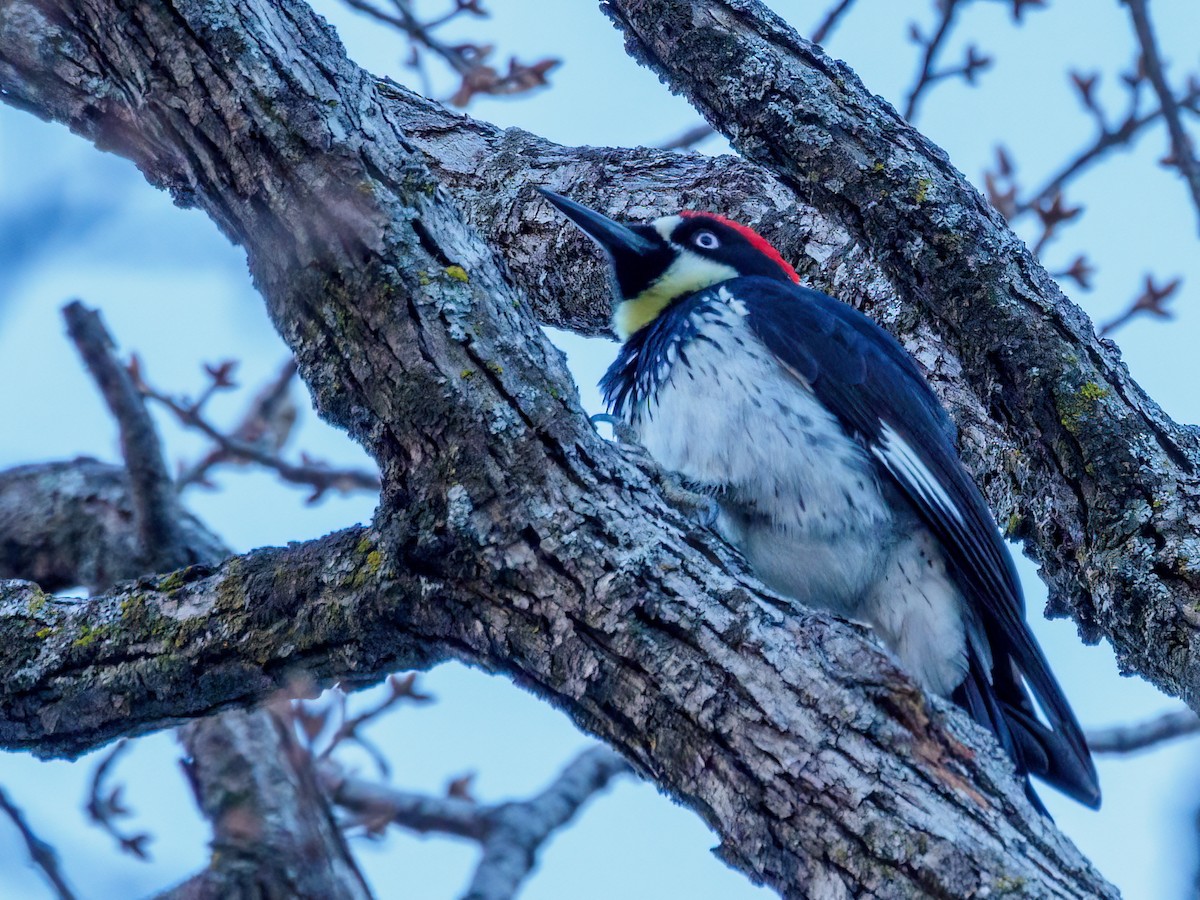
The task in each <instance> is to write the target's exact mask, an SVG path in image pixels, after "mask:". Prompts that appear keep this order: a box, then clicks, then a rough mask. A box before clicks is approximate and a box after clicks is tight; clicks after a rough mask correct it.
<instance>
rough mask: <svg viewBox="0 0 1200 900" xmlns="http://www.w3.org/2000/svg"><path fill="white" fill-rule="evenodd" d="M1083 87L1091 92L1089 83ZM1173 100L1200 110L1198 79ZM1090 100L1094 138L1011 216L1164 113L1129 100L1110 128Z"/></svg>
mask: <svg viewBox="0 0 1200 900" xmlns="http://www.w3.org/2000/svg"><path fill="white" fill-rule="evenodd" d="M1073 77H1075V79H1076V83H1077V84H1079V83H1080V80H1081V79H1080V77H1079V76H1073ZM1083 84H1084V85H1091V84H1094V79H1092V80H1086V79H1085V80H1083ZM1084 90H1085V88H1084V87H1081V88H1080V91H1081V93H1082V92H1083V91H1084ZM1086 90H1088V91H1089V92H1090V87H1088V88H1087V89H1086ZM1132 90H1135V88H1133V87H1131V91H1132ZM1175 102H1176V105H1177V106H1178V107H1179V108H1181V109H1191V110H1192V111H1196V112H1200V105H1198V104H1200V83H1195V82H1193V83H1189V85H1188V87H1187V89H1186V90H1185V91H1184V93H1183V94H1182V95H1181V96H1180V97H1179V98H1177V100H1176V101H1175ZM1092 104H1093V105H1092V106H1089V107H1088V108H1089V109H1092V110H1093V117H1094V118H1095V119H1096V121H1097V124H1098V126H1099V129H1098V131H1097V134H1096V138H1095V140H1093V141H1092V143H1091V144H1089V145H1088V146H1087V147H1085V148H1083V149H1082V150H1081V151H1080V152H1079V153H1077V154H1076V155H1075V156H1074V157H1072V158H1071V159H1070V160H1069V161H1068V162H1067V163H1066V164H1064V165H1063V166H1062V167H1061V168H1060V169H1059V170H1058V171H1057V172H1055V173H1054V174H1053V175H1051V176H1050V178H1048V179H1047V180H1046V182H1045V183H1044V184H1043V185H1042V186H1041V187H1040V188H1038V190H1037V191H1035V192H1034V193H1032V194H1030V195H1029V196H1028V197H1027V198H1025V200H1023V201H1021V202H1020V203H1017V204H1016V205H1015V209H1014V214H1013V216H1011V217H1010V218H1016V217H1017V216H1020V215H1023V214H1025V213H1028V212H1030V211H1032V210H1033V209H1034V208H1035V207H1036V206H1037V205H1038V204H1039V203H1042V202H1044V201H1046V200H1049V199H1051V198H1052V197H1053V196H1054V195H1055V194H1057V193H1059V192H1061V191H1062V190H1063V188H1064V187H1066V185H1067V183H1068V182H1070V181H1072V180H1074V179H1075V178H1077V177H1078V176H1080V175H1082V174H1083V173H1084V172H1085V171H1087V170H1088V169H1090V168H1091V167H1092V166H1093V165H1094V164H1095V163H1097V162H1099V161H1100V160H1101V159H1102V158H1103V157H1104V155H1105V154H1106V153H1107V152H1108V151H1109V150H1113V149H1115V148H1117V147H1120V146H1128V145H1130V144H1132V143H1133V139H1134V138H1135V137H1137V136H1138V135H1139V134H1141V133H1142V131H1143V130H1144V129H1145V128H1146V127H1147V126H1149V125H1152V124H1154V123H1155V122H1157V121H1158V120H1159V119H1160V118H1162V116H1163V109H1162V107H1161V106H1160V107H1158V108H1157V109H1155V110H1153V111H1152V112H1148V113H1144V114H1138V112H1137V109H1136V107H1134V106H1133V105H1132V103H1131V108H1130V111H1129V114H1128V115H1127V116H1126V117H1125V118H1124V119H1123V120H1122V122H1121V124H1119V125H1118V126H1116V127H1115V128H1112V127H1109V126H1108V125H1107V123H1106V121H1105V118H1104V116H1103V114H1102V113H1101V112H1100V111H1099V107H1098V106H1095V105H1094V101H1092ZM1087 105H1088V95H1087V94H1085V106H1087Z"/></svg>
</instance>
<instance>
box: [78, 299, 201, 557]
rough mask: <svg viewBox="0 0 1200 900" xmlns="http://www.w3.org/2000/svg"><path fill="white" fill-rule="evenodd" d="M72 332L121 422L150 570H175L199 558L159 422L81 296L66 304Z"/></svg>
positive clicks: (123, 449) (136, 515) (123, 452)
mask: <svg viewBox="0 0 1200 900" xmlns="http://www.w3.org/2000/svg"><path fill="white" fill-rule="evenodd" d="M63 318H65V319H66V322H67V332H68V334H70V336H71V340H72V341H74V342H75V347H76V349H78V350H79V354H80V356H82V357H83V361H84V364H85V365H86V366H87V369H88V371H89V372H90V373H91V375H92V378H93V379H94V380H95V382H96V384H97V386H98V387H99V388H100V393H101V394H102V395H103V397H104V402H105V403H106V404H108V409H109V412H111V413H112V414H113V418H115V419H116V420H117V426H118V429H119V431H120V435H121V455H122V456H123V457H124V460H125V471H126V472H127V473H128V475H129V488H130V496H131V499H132V501H133V512H134V524H135V527H136V530H137V536H138V541H139V543H140V544H141V548H142V556H143V558H144V568H143V569H141V571H142V572H146V571H154V570H158V571H169V570H170V569H177V568H179V567H180V566H186V565H188V564H189V563H192V562H196V561H197V560H196V559H194V558H190V556H189V553H188V545H187V544H188V542H187V536H186V534H185V533H184V529H183V525H182V523H181V521H180V519H181V517H180V515H179V510H178V503H177V502H176V499H175V483H174V482H173V481H172V480H171V476H170V474H169V473H168V472H167V466H166V463H165V462H164V461H163V452H162V445H161V444H160V443H159V440H158V432H157V431H156V430H155V428H154V421H153V420H152V419H151V418H150V414H149V413H148V412H147V411H146V407H145V406H144V405H143V403H142V398H141V396H140V395H139V394H138V390H137V387H136V386H135V385H134V383H133V379H132V378H130V377H129V373H128V372H127V371H126V370H125V367H124V366H122V365H121V364H120V363H119V362H118V361H117V359H116V355H115V350H116V345H115V344H114V342H113V340H112V337H111V336H110V335H109V334H108V332H107V331H106V330H105V328H104V323H103V322H101V320H100V314H99V313H98V312H96V311H94V310H89V309H87V308H85V307H84V305H83V304H82V303H80V302H79V301H78V300H75V301H72V302H71V303H68V304H67V305H66V307H64V308H63Z"/></svg>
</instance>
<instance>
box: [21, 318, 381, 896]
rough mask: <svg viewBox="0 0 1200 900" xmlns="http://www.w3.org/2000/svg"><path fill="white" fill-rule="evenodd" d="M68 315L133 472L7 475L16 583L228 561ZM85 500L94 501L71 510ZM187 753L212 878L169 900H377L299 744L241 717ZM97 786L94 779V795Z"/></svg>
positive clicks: (203, 877)
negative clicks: (206, 830) (205, 826)
mask: <svg viewBox="0 0 1200 900" xmlns="http://www.w3.org/2000/svg"><path fill="white" fill-rule="evenodd" d="M63 315H64V318H65V319H66V322H67V331H68V333H69V334H70V336H71V339H72V340H73V341H74V343H75V346H76V349H77V350H78V351H79V354H80V356H81V357H82V359H83V362H84V364H85V366H86V367H87V369H88V371H89V372H90V373H91V375H92V377H93V379H94V380H95V382H96V385H97V387H98V388H99V389H100V394H101V396H102V397H103V398H104V401H105V403H106V404H107V405H108V408H109V411H110V412H111V413H112V415H113V418H114V419H116V422H117V427H118V432H119V435H120V443H121V451H122V456H123V458H124V463H125V465H124V468H123V469H121V470H118V471H116V472H114V471H112V469H113V468H114V467H106V466H103V465H101V464H99V463H96V462H95V461H94V460H89V459H80V460H75V461H73V462H70V463H60V464H58V465H48V466H40V467H28V468H27V469H24V470H18V472H20V473H21V474H20V475H19V476H18V477H13V476H12V473H11V472H6V473H0V534H3V535H6V536H7V537H6V540H7V542H8V543H10V544H11V548H12V549H13V552H11V553H7V554H6V556H5V563H4V564H5V566H6V567H10V568H12V569H13V574H16V575H18V576H20V577H24V578H29V577H33V576H35V575H37V574H38V573H40V572H45V573H51V574H52V575H53V579H59V580H61V581H62V583H63V584H66V585H78V584H80V583H83V582H87V583H88V587H89V588H90V589H92V590H93V591H99V590H104V589H107V588H109V587H111V586H112V584H113V583H114V582H116V581H117V580H120V579H125V578H131V577H134V576H136V575H139V574H142V573H144V572H147V571H151V572H153V571H167V570H170V569H172V568H175V567H176V566H178V565H180V564H181V563H188V562H201V563H216V562H218V561H219V560H221V559H223V558H225V557H226V556H228V555H229V551H228V549H227V548H226V547H224V546H223V545H222V544H221V543H220V541H219V540H218V539H216V538H215V537H213V536H212V535H211V534H209V533H208V531H207V530H205V529H204V528H203V526H202V525H201V524H200V523H199V522H198V521H197V520H196V519H195V517H193V516H192V515H191V514H190V513H188V512H187V511H186V510H185V509H184V507H183V505H182V504H181V503H180V502H179V500H178V498H177V496H176V490H175V485H174V483H173V481H172V479H171V476H170V475H169V474H168V472H167V467H166V462H165V460H164V458H163V453H162V446H161V442H160V441H159V437H158V432H157V429H156V428H155V426H154V421H153V419H152V418H151V417H150V414H149V412H148V411H147V409H146V407H145V404H144V402H143V400H142V397H141V396H140V395H139V393H138V390H137V385H136V384H135V383H134V380H133V377H132V376H131V374H130V373H129V371H128V370H127V369H126V367H125V366H124V365H123V364H122V362H121V361H120V360H119V359H118V358H117V355H116V346H115V342H114V341H113V339H112V337H111V336H110V335H109V333H108V331H107V330H106V329H105V327H104V324H103V322H102V320H101V318H100V315H99V313H97V312H96V311H94V310H89V309H87V308H85V307H84V306H83V305H82V304H81V303H79V302H78V301H75V302H72V303H70V304H68V305H67V307H66V308H65V309H64V310H63ZM31 476H32V477H31ZM81 496H82V497H85V498H87V499H86V502H83V503H78V502H74V503H72V502H70V501H71V500H77V499H78V498H79V497H81ZM64 498H67V502H65V503H64ZM64 510H65V511H66V512H67V514H68V515H69V516H70V517H71V518H70V519H66V518H65V517H64ZM114 511H116V512H117V514H114ZM53 579H51V580H53ZM43 636H48V635H43ZM103 639H104V634H103V632H101V631H90V632H87V633H85V634H82V635H81V636H80V638H79V642H80V645H81V647H83V646H89V645H90V644H92V643H94V642H95V641H98V640H103ZM184 742H185V744H186V746H187V747H188V751H189V755H190V757H191V769H190V771H191V773H192V786H193V788H194V791H195V794H196V800H197V803H198V804H199V805H200V808H201V811H202V812H203V813H204V814H205V815H206V816H208V818H209V819H210V820H211V821H212V823H213V832H214V839H213V848H214V851H215V852H214V853H213V856H212V861H211V863H210V865H209V867H208V868H207V869H206V870H205V871H204V872H202V873H201V874H200V875H198V876H196V877H195V878H192V879H191V880H189V881H188V882H186V883H185V884H183V885H181V886H180V887H179V888H177V889H175V890H174V891H172V892H170V896H173V897H180V898H182V897H187V898H194V900H204V898H246V900H251V898H305V900H309V898H311V900H325V898H329V897H337V898H359V897H362V898H365V897H368V896H369V892H368V891H367V889H366V887H365V884H364V882H363V880H362V877H361V875H359V873H358V871H357V869H356V867H355V864H354V861H353V859H352V857H351V856H350V854H349V851H348V849H347V847H346V845H345V842H344V841H343V840H342V836H341V833H340V831H339V830H338V829H337V827H336V826H335V825H334V824H333V821H332V818H331V816H330V814H329V807H328V805H327V803H326V800H325V798H324V796H323V795H322V793H321V792H320V790H318V789H317V786H316V784H315V780H314V775H313V773H312V770H311V766H310V765H309V763H308V761H307V757H306V756H304V754H302V753H296V752H294V751H295V750H296V746H295V742H294V740H289V735H288V734H287V733H286V731H284V730H283V729H281V728H278V727H276V723H275V722H274V720H273V719H272V717H271V715H270V713H268V712H266V711H260V712H255V713H249V714H247V713H243V712H240V711H235V712H230V713H226V714H224V715H221V716H214V717H210V718H207V719H203V720H200V721H198V722H193V723H191V724H190V725H189V726H188V728H187V729H186V730H185V734H184ZM112 758H113V757H112V756H110V757H108V759H109V760H110V761H111V759H112ZM104 767H105V764H102V765H101V767H100V770H103V768H104ZM100 777H101V775H100V774H99V771H98V773H97V775H96V779H97V782H96V785H95V786H94V788H93V791H94V792H96V791H99V790H100V787H99V779H100ZM92 814H93V815H94V816H95V815H98V813H96V812H95V810H92ZM110 827H111V826H110ZM114 836H115V837H118V838H119V837H120V835H118V834H116V833H115V832H114ZM123 843H125V841H123ZM135 846H136V845H135ZM47 872H48V873H52V872H53V869H52V868H47Z"/></svg>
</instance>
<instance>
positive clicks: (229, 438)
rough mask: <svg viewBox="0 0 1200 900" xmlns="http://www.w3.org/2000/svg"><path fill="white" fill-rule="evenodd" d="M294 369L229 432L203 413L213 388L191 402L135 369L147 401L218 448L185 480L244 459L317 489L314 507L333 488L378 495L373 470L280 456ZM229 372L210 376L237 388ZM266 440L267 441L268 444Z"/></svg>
mask: <svg viewBox="0 0 1200 900" xmlns="http://www.w3.org/2000/svg"><path fill="white" fill-rule="evenodd" d="M292 365H293V364H292V363H288V364H287V365H285V366H284V369H283V371H282V372H281V373H280V376H279V378H278V379H277V380H276V381H275V382H273V383H272V384H271V385H269V386H268V387H267V388H266V389H264V390H263V391H262V392H260V393H259V395H258V397H257V398H255V400H254V402H253V403H252V404H251V405H250V408H249V410H248V411H247V414H246V416H244V417H243V419H242V422H241V424H239V425H238V427H237V428H235V429H234V430H233V431H232V432H230V433H228V434H227V433H225V432H223V431H222V430H221V429H219V428H217V426H216V425H214V424H212V422H210V421H209V420H208V419H207V418H205V416H204V414H203V412H204V411H203V402H204V400H205V399H206V398H207V397H208V396H211V393H212V387H211V386H210V388H209V389H208V390H206V391H205V393H203V394H202V395H201V399H200V400H199V401H197V402H195V403H188V402H186V401H184V400H181V399H178V398H176V397H172V396H170V395H169V394H166V393H163V392H162V391H159V390H156V389H155V388H153V387H151V386H150V385H149V384H147V383H146V380H145V377H144V375H143V373H142V371H141V366H140V364H139V363H138V362H137V361H136V360H134V362H133V363H132V364H131V367H130V368H131V371H132V372H133V374H134V378H135V380H136V382H137V386H138V388H139V390H140V391H141V392H142V395H143V396H144V397H147V398H149V399H151V400H154V401H155V402H157V403H161V404H162V405H163V406H165V407H166V408H167V409H169V410H170V411H171V412H172V413H173V414H174V415H175V417H176V418H177V419H178V420H179V421H180V422H181V423H182V424H183V425H185V426H187V427H188V428H194V429H196V430H197V431H200V432H201V433H203V434H205V435H206V436H208V437H209V438H210V439H211V440H212V442H213V443H214V444H215V445H216V447H215V448H214V449H213V450H212V451H210V453H209V454H207V455H206V456H205V457H204V458H203V459H202V460H201V461H200V462H198V463H197V464H196V465H195V466H193V467H192V468H191V469H189V470H188V471H186V472H185V473H184V474H183V475H182V476H181V478H180V480H181V481H183V482H185V483H187V484H197V483H204V481H203V478H204V475H205V474H206V473H207V472H208V470H209V469H211V468H212V466H213V465H216V464H217V463H218V462H230V461H243V462H253V463H257V464H258V465H261V466H265V467H266V468H268V469H271V470H273V471H274V472H276V473H277V474H278V475H279V477H280V478H282V479H283V480H284V481H287V482H289V483H291V484H301V485H305V486H307V487H310V488H312V494H311V495H309V497H308V502H309V503H315V502H316V501H318V500H320V499H321V498H322V497H323V496H324V495H325V493H326V492H328V491H330V490H336V491H339V492H341V493H343V494H346V493H350V492H351V491H359V490H361V491H378V490H379V488H380V481H379V476H378V475H377V474H375V473H374V472H369V471H365V470H361V469H335V468H331V467H330V466H327V465H324V464H323V463H318V462H316V461H315V460H312V459H309V458H308V457H306V456H303V455H302V456H301V462H300V464H296V463H290V462H287V461H286V460H284V459H283V458H282V457H280V456H279V455H278V453H277V452H276V451H277V450H278V447H279V446H280V445H281V440H280V439H279V438H278V437H277V436H276V437H272V435H273V434H274V435H278V434H279V433H281V426H279V425H278V421H277V420H278V418H279V416H278V413H279V412H280V410H281V409H282V408H283V395H284V392H285V391H286V388H287V385H288V382H289V380H290V378H291V377H292V373H293V369H292ZM229 372H230V364H228V363H226V364H222V365H221V366H216V367H212V366H210V367H208V373H209V375H210V376H211V377H212V378H213V380H214V382H221V383H222V386H232V382H230V381H229V380H228V378H229ZM272 423H276V424H274V425H273V424H272ZM264 437H265V438H267V440H265V441H264V440H263V438H264Z"/></svg>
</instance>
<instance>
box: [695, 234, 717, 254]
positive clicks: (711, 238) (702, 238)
mask: <svg viewBox="0 0 1200 900" xmlns="http://www.w3.org/2000/svg"><path fill="white" fill-rule="evenodd" d="M692 243H693V244H695V245H696V246H697V247H699V248H700V249H701V250H716V249H717V248H718V247H720V246H721V241H720V239H719V238H718V237H717V236H716V235H715V234H713V233H712V232H711V231H697V232H696V233H695V234H693V235H692Z"/></svg>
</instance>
